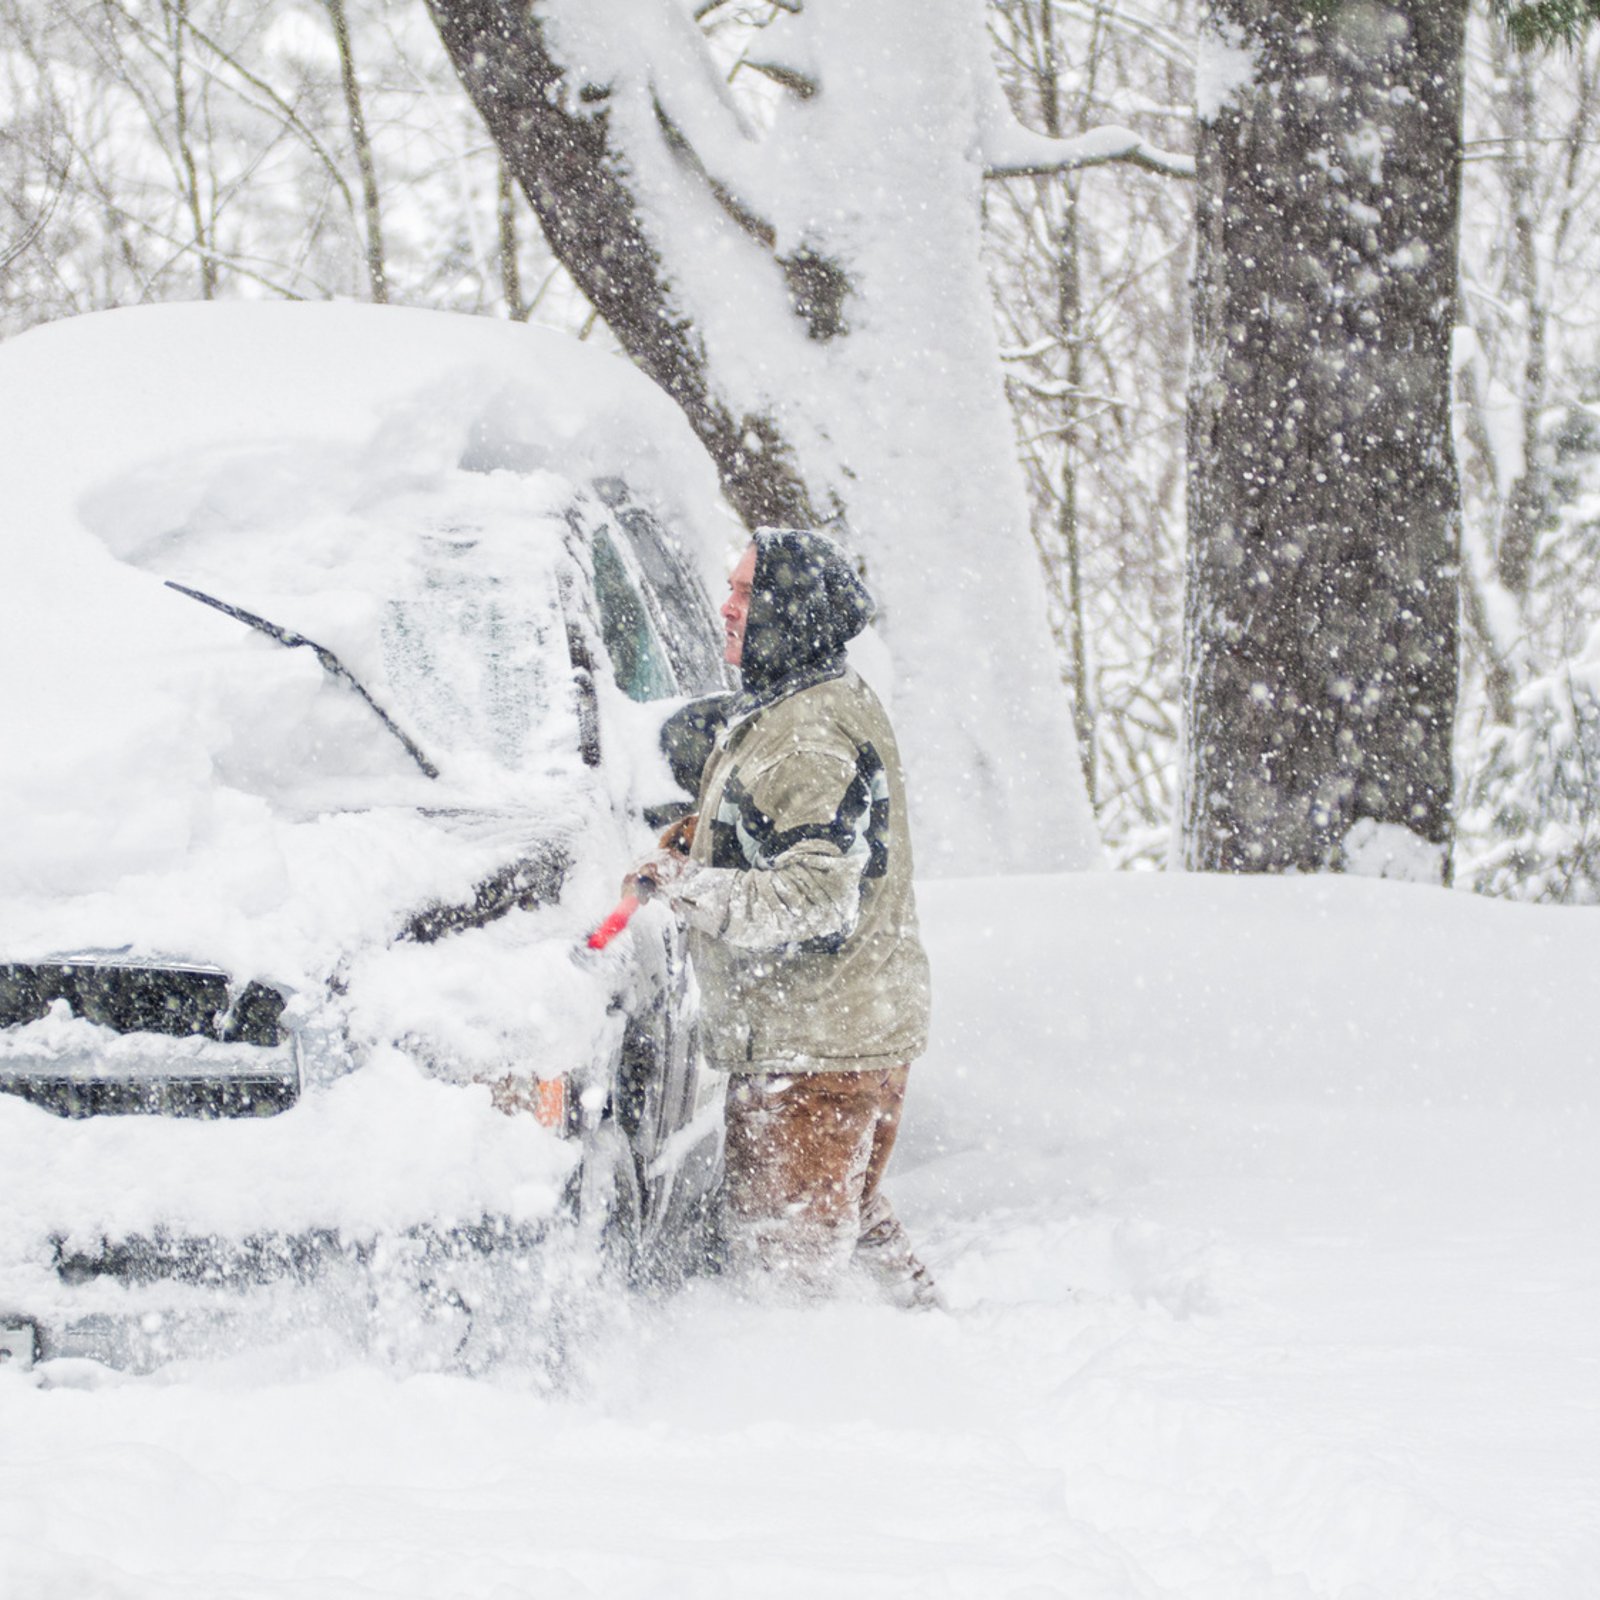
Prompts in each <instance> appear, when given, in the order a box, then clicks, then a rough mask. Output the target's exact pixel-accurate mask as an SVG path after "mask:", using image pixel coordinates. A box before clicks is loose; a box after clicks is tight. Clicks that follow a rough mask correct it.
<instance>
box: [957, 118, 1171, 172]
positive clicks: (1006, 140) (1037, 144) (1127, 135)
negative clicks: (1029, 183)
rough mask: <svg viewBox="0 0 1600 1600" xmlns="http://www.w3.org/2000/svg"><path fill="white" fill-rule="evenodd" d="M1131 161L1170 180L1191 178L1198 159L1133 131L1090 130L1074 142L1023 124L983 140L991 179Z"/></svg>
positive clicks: (997, 129)
mask: <svg viewBox="0 0 1600 1600" xmlns="http://www.w3.org/2000/svg"><path fill="white" fill-rule="evenodd" d="M1113 161H1126V162H1129V163H1131V164H1132V165H1134V166H1136V167H1143V168H1145V170H1146V171H1149V172H1159V173H1161V174H1163V175H1164V176H1166V177H1169V178H1192V177H1193V176H1194V158H1193V157H1192V156H1185V155H1179V154H1177V153H1176V152H1174V151H1170V150H1160V149H1157V148H1156V147H1155V146H1154V145H1152V144H1150V143H1149V142H1148V141H1147V140H1146V139H1144V138H1143V137H1142V136H1141V135H1139V134H1137V133H1135V132H1134V131H1133V130H1132V129H1131V128H1119V127H1103V128H1090V129H1089V130H1088V131H1087V132H1084V133H1080V134H1078V135H1076V136H1075V137H1073V138H1070V139H1051V138H1049V137H1047V136H1046V135H1044V134H1042V133H1034V132H1032V131H1031V130H1029V129H1027V128H1024V127H1022V126H1021V124H1020V123H1017V122H1015V121H1011V122H1010V125H1009V126H1005V127H995V126H993V125H991V126H990V127H989V128H988V129H987V130H986V131H985V137H984V141H983V166H984V172H983V175H984V176H985V177H986V178H1037V177H1044V176H1046V175H1048V174H1050V173H1052V172H1074V171H1077V170H1079V169H1080V168H1083V167H1101V166H1105V165H1106V164H1107V163H1109V162H1113Z"/></svg>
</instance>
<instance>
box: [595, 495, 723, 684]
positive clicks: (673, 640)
mask: <svg viewBox="0 0 1600 1600" xmlns="http://www.w3.org/2000/svg"><path fill="white" fill-rule="evenodd" d="M594 488H595V492H596V493H597V494H598V495H599V496H600V498H601V500H603V501H604V502H605V504H606V505H607V507H609V509H610V511H611V515H612V517H613V518H614V519H615V521H616V524H617V526H618V527H620V528H621V529H622V532H623V534H624V535H625V537H626V539H627V542H628V548H629V550H630V551H631V552H632V554H633V559H634V563H635V567H636V570H637V571H639V572H640V573H642V574H643V576H644V581H645V583H646V584H647V585H648V586H649V594H648V598H649V601H650V603H651V614H652V616H653V618H654V620H655V624H656V628H657V630H658V632H659V636H660V638H661V639H662V641H663V643H664V645H665V647H666V653H667V659H668V660H669V661H670V662H671V664H672V671H673V676H674V677H675V678H676V679H677V681H678V689H679V692H680V693H682V694H714V693H716V692H717V691H718V690H721V689H726V688H727V687H728V681H727V674H726V672H725V671H724V669H723V665H722V630H721V629H720V628H719V627H718V626H717V623H716V618H715V613H714V611H713V609H712V605H711V602H710V600H708V599H707V598H706V591H705V586H704V585H703V584H702V583H701V582H700V580H699V579H698V578H696V577H695V576H694V574H693V572H692V570H691V569H690V567H689V565H688V563H687V562H685V561H684V559H683V557H682V555H681V554H680V553H679V551H678V550H677V548H676V545H675V544H674V541H673V539H672V537H671V535H670V534H669V533H668V532H667V530H666V529H665V528H663V527H662V525H661V523H660V522H659V521H657V519H656V518H655V517H653V516H652V515H651V514H650V513H649V512H648V511H647V510H645V509H644V508H643V507H641V506H638V505H635V504H632V503H631V501H630V498H629V494H628V488H627V485H626V484H624V483H623V482H622V481H621V479H619V478H600V479H597V480H596V481H595V484H594Z"/></svg>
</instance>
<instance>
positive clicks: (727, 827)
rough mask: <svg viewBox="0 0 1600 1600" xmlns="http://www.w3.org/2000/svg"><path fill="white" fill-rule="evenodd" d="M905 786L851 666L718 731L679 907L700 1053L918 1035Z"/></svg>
mask: <svg viewBox="0 0 1600 1600" xmlns="http://www.w3.org/2000/svg"><path fill="white" fill-rule="evenodd" d="M911 876H912V869H911V836H910V830H909V828H908V827H907V823H906V800H905V784H904V780H903V778H902V775H901V770H900V755H899V751H898V749H897V748H896V746H895V739H894V733H893V730H892V729H891V728H890V726H889V719H888V717H887V716H886V715H885V714H884V710H883V707H882V706H881V705H880V704H879V703H878V699H877V696H876V695H874V694H873V692H872V691H871V689H869V688H868V687H867V686H866V684H865V683H863V682H862V680H861V679H860V678H859V677H858V676H857V675H856V674H855V673H854V672H852V671H849V670H848V669H846V670H845V671H844V672H842V673H841V674H838V675H835V676H831V677H827V678H825V679H823V680H822V681H821V682H813V683H811V684H810V685H809V686H806V687H802V688H799V689H796V690H794V691H793V692H791V693H789V694H787V695H785V696H783V697H782V698H781V699H778V700H776V701H774V702H773V703H771V704H768V705H762V706H759V707H758V708H757V709H755V710H754V711H751V712H749V713H748V714H746V715H745V716H743V717H742V718H740V717H737V716H736V717H735V719H734V720H733V721H732V722H731V723H730V724H729V725H728V726H727V727H726V728H725V729H724V730H723V731H722V733H721V734H720V735H719V736H718V739H717V742H716V744H715V746H714V747H713V749H712V752H711V756H710V758H709V759H708V760H707V762H706V765H705V770H704V773H703V775H702V778H701V784H700V816H699V824H698V826H697V828H696V831H695V836H694V843H693V846H692V848H691V851H690V859H689V865H688V866H687V867H686V868H685V870H684V872H683V874H682V876H681V877H680V878H679V879H678V880H677V882H676V883H674V884H673V885H672V887H671V889H670V891H669V892H670V894H671V897H672V900H673V902H674V903H675V904H676V905H677V906H678V908H679V910H680V911H681V912H682V913H683V915H684V916H685V917H686V918H687V920H688V923H689V927H690V949H691V953H692V957H693V961H694V966H695V970H696V973H697V974H698V977H699V982H700V989H701V994H702V999H703V1018H704V1027H705V1036H706V1054H707V1056H708V1057H709V1059H710V1060H711V1062H712V1063H713V1064H714V1065H715V1066H717V1067H718V1068H720V1069H721V1070H723V1071H730V1072H764V1073H779V1072H857V1071H867V1070H870V1069H873V1068H879V1067H889V1066H899V1065H901V1064H903V1063H905V1062H908V1061H911V1060H912V1059H913V1058H914V1057H916V1056H918V1055H920V1054H921V1053H922V1052H923V1050H924V1049H925V1048H926V1047H927V1042H928V1008H929V1005H928V1002H929V995H928V961H927V956H926V955H925V954H924V952H923V948H922V940H921V937H920V935H919V933H918V930H917V909H916V902H915V899H914V898H913V895H912V886H911Z"/></svg>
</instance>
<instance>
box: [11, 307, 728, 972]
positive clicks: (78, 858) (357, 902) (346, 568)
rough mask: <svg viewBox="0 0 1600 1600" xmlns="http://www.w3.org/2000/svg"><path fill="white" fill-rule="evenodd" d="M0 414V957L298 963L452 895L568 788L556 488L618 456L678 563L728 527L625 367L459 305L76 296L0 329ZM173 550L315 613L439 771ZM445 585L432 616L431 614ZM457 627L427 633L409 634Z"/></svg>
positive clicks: (569, 508)
mask: <svg viewBox="0 0 1600 1600" xmlns="http://www.w3.org/2000/svg"><path fill="white" fill-rule="evenodd" d="M0 420H3V426H4V431H5V437H6V441H7V449H6V453H5V459H4V463H3V465H0V496H3V499H4V503H5V505H6V508H7V518H6V527H5V529H4V532H3V535H0V670H3V672H4V675H5V679H6V681H7V683H8V684H9V685H11V686H12V688H11V690H10V692H8V693H7V694H6V695H5V696H4V697H0V745H3V747H4V748H5V749H6V751H7V752H8V761H7V767H6V772H5V774H4V776H3V778H0V905H3V907H4V930H5V941H6V942H5V949H4V952H3V953H4V954H5V955H7V956H9V957H11V958H13V959H30V958H37V957H40V956H43V955H46V954H50V953H58V952H63V951H70V950H76V949H82V948H86V947H104V948H110V949H116V948H119V947H123V946H126V945H130V944H131V945H132V946H133V947H134V948H135V949H136V950H137V951H139V952H141V953H148V954H170V955H177V956H189V957H193V958H195V959H201V960H206V961H214V962H218V963H221V964H223V965H225V966H228V967H229V968H231V969H234V970H236V971H242V972H247V973H251V974H259V975H262V976H269V977H274V978H276V979H278V980H280V981H282V982H285V983H287V984H289V985H291V986H293V985H295V984H297V983H301V982H305V981H309V980H310V979H311V978H313V977H315V976H318V975H320V974H322V973H323V972H325V971H326V969H327V967H328V965H329V964H330V962H331V961H332V960H333V959H335V958H336V956H337V954H338V952H339V951H340V950H341V949H345V948H348V947H349V946H351V945H352V944H357V943H360V942H363V941H366V940H372V939H379V940H381V939H385V938H388V937H392V935H393V933H394V931H395V927H396V918H397V916H398V915H399V914H400V913H402V912H404V911H409V910H411V909H415V908H416V907H417V906H418V905H420V904H422V903H425V902H427V901H428V900H431V899H440V900H450V899H452V898H459V897H460V896H461V895H462V894H463V893H464V892H468V891H470V889H471V886H472V884H473V883H474V882H475V881H477V880H478V879H479V878H481V877H482V876H483V875H484V874H485V873H487V872H489V871H492V870H493V869H494V868H495V867H497V866H499V865H501V864H503V862H504V861H505V860H506V859H507V848H508V842H509V844H510V845H511V846H512V847H515V846H517V845H518V844H519V843H520V844H522V845H526V844H527V843H528V842H530V841H531V839H533V838H535V837H538V836H540V835H541V834H542V835H546V836H548V835H549V834H550V833H552V832H555V833H558V834H559V833H560V832H561V831H563V829H564V828H565V829H566V830H569V831H570V829H571V828H572V827H573V826H576V825H577V823H578V822H579V821H581V820H583V819H584V818H586V817H587V816H588V815H589V814H590V813H591V812H592V811H593V810H594V809H595V808H596V797H594V796H592V795H587V794H586V792H585V783H586V782H588V781H589V780H588V779H586V776H585V773H584V771H583V769H582V767H581V763H580V761H579V758H578V753H577V750H576V741H575V736H574V733H573V730H572V726H571V720H572V712H571V707H570V705H569V704H568V702H569V701H570V689H569V688H568V685H569V680H570V667H569V665H568V663H567V660H566V648H567V646H566V638H565V631H564V628H563V627H562V626H560V624H559V615H558V610H557V607H556V601H555V596H554V590H555V589H556V587H557V583H558V572H557V569H558V568H559V566H560V563H561V562H562V561H563V560H565V559H567V556H566V554H565V552H564V549H563V540H564V539H565V537H566V535H567V533H568V531H569V530H568V524H567V519H568V517H570V516H571V515H573V514H574V513H573V507H574V504H575V502H581V501H582V498H583V497H584V496H585V495H589V493H590V491H589V488H588V486H589V485H590V484H591V483H593V482H594V481H595V480H597V479H604V478H609V477H614V478H620V479H623V480H625V481H626V482H627V484H628V485H629V487H630V489H631V491H632V493H633V495H634V497H635V499H636V500H638V501H640V503H642V504H645V505H648V506H650V507H651V508H652V509H653V510H654V511H656V512H657V514H658V515H660V516H661V517H662V518H663V519H665V520H666V522H667V524H668V525H669V526H671V527H672V528H673V529H674V530H675V531H676V532H677V533H679V534H680V535H681V536H683V537H685V538H686V539H688V540H690V541H691V542H692V546H693V547H692V549H691V551H690V555H691V560H692V562H693V563H694V564H696V565H697V566H698V567H699V568H700V569H701V571H702V572H706V573H709V572H713V571H715V570H716V569H717V568H718V567H719V566H720V564H721V561H722V556H723V546H724V543H725V540H726V535H725V533H724V529H725V528H726V527H727V526H728V524H727V522H726V513H725V512H724V511H723V510H722V509H721V505H720V501H719V499H718V497H717V492H716V486H715V480H714V474H713V472H712V469H711V468H710V466H709V464H708V462H707V461H706V459H705V457H704V454H703V452H702V451H701V450H700V448H699V446H698V444H697V443H696V441H695V440H694V438H693V436H692V434H691V433H690V432H689V430H688V428H687V426H686V424H685V423H684V422H683V420H682V418H681V417H680V416H679V414H678V412H677V411H676V409H675V408H674V407H673V406H672V405H671V403H670V402H669V401H667V400H666V399H665V398H664V397H662V396H661V395H660V394H659V393H658V392H657V391H656V390H655V389H654V388H653V387H652V386H651V385H650V384H649V383H648V382H647V381H646V380H644V379H643V378H642V377H640V376H639V374H638V373H637V372H635V371H634V370H633V369H632V368H631V367H629V366H628V365H627V364H625V363H624V362H622V361H621V360H619V359H615V358H612V357H609V356H607V355H604V354H602V353H600V352H598V351H595V350H592V349H589V348H587V347H584V346H582V345H579V344H577V343H576V342H575V341H573V340H571V339H568V338H565V337H563V336H560V335H556V334H552V333H548V332H544V331H541V330H537V329H530V328H526V327H522V326H519V325H510V324H504V323H495V322H490V321H488V320H486V319H480V318H469V317H459V316H449V315H443V314H437V313H428V312H414V311H403V310H397V309H394V308H388V307H370V306H354V305H278V304H271V305H205V306H156V307H145V308H139V309H136V310H130V311H118V312H112V313H107V314H103V315H97V316H92V317H85V318H81V319H77V320H75V321H71V322H67V323H59V324H54V325H51V326H48V327H44V328H41V329H37V330H35V331H33V332H30V333H28V334H25V335H23V336H22V337H20V338H17V339H15V340H12V341H10V342H8V343H7V344H6V345H5V346H4V347H3V348H0ZM589 503H590V505H591V507H592V508H593V509H594V510H595V512H596V514H597V515H599V514H603V513H602V512H601V511H600V508H599V505H598V502H597V501H595V500H594V499H593V497H592V496H591V497H590V501H589ZM464 560H465V561H467V562H468V563H469V564H471V563H475V567H474V571H475V573H476V574H477V577H476V578H475V580H474V581H475V582H476V585H477V586H476V587H475V588H474V587H472V586H470V585H467V584H465V583H463V582H462V581H460V580H459V576H458V574H459V570H460V569H461V566H462V563H463V561H464ZM169 578H170V579H175V580H178V581H181V582H184V583H186V584H188V585H190V586H191V587H194V588H197V589H200V590H202V591H204V592H206V593H210V594H213V595H215V596H217V597H219V598H221V599H222V600H225V601H228V602H230V603H233V604H235V605H238V606H242V607H243V608H244V609H246V610H248V611H251V612H253V613H256V614H258V615H261V616H264V617H266V618H267V619H268V620H269V621H272V622H274V623H277V624H279V625H281V626H284V627H287V628H289V629H291V630H294V631H296V632H299V633H302V634H304V635H306V636H307V637H309V638H310V639H312V640H314V641H316V642H317V643H318V644H321V645H325V646H327V647H329V648H331V649H332V650H333V651H334V652H335V654H336V655H337V656H338V657H339V659H340V660H341V661H343V662H344V664H345V665H346V666H347V667H349V668H350V669H351V670H352V671H353V672H354V673H355V674H356V676H357V677H358V678H360V679H361V681H362V683H363V684H364V685H365V686H367V687H368V688H369V690H370V691H371V693H372V694H373V696H374V698H375V699H377V700H378V702H379V703H380V704H383V705H385V707H386V709H388V710H389V711H390V712H391V714H392V715H394V717H395V720H396V721H397V722H398V723H400V724H401V725H402V726H404V724H405V723H406V722H409V723H410V724H411V726H409V727H407V728H406V732H407V733H408V735H410V736H411V737H412V738H413V739H414V740H415V741H416V742H417V743H418V744H419V745H420V746H421V747H422V748H423V749H424V750H426V751H428V752H429V753H430V754H431V755H432V756H433V757H435V758H436V760H437V764H438V765H439V766H440V768H441V769H442V777H441V779H440V780H439V781H438V782H432V781H430V780H429V779H427V778H426V777H424V776H423V774H422V772H421V771H420V770H419V769H418V766H417V764H416V763H415V762H414V761H413V760H412V759H411V757H410V756H409V755H408V754H407V753H406V751H405V749H404V748H403V746H402V744H401V743H400V741H399V740H397V739H396V738H395V737H393V736H392V735H391V733H390V732H389V731H388V730H387V729H385V728H384V726H383V725H382V723H381V722H380V721H379V719H378V718H377V717H376V716H375V715H374V713H373V712H372V710H371V709H370V707H368V706H367V705H365V704H363V703H362V701H361V699H360V698H359V696H358V695H357V694H356V693H354V692H353V691H352V690H351V689H350V688H349V687H348V686H347V685H345V684H342V683H339V682H336V681H335V680H334V679H332V678H330V677H329V676H328V675H327V673H325V672H324V671H323V670H322V669H321V668H320V667H319V665H318V664H317V662H316V660H314V659H313V657H312V654H311V652H310V651H308V650H305V649H299V650H285V649H283V648H281V647H280V646H278V645H275V644H273V643H270V642H269V641H268V640H266V639H264V638H263V637H261V635H260V634H258V633H256V632H254V631H252V630H251V629H250V628H249V627H247V626H246V625H244V624H243V623H241V622H240V621H237V620H235V619H234V618H232V617H228V616H224V615H221V614H219V613H218V612H216V611H214V610H212V609H210V608H209V607H206V606H204V605H201V604H198V603H197V602H196V601H194V600H193V599H190V598H188V597H186V596H183V595H180V594H176V593H174V592H173V591H171V590H170V589H166V588H164V587H163V586H162V580H163V579H169ZM490 590H493V592H492V593H490V594H489V597H488V600H485V593H486V592H487V591H490ZM451 608H453V610H452V609H451ZM446 610H449V611H450V617H451V623H452V628H451V630H445V629H435V630H434V632H433V633H432V634H430V633H429V632H428V626H427V624H428V622H429V619H430V618H431V617H437V616H439V615H440V614H441V613H442V612H443V611H446ZM452 630H453V631H454V632H455V633H456V634H458V635H460V636H461V637H462V638H463V641H464V642H463V645H462V647H461V648H460V649H459V650H458V651H457V653H456V658H455V659H446V658H445V657H444V656H443V655H441V653H440V651H439V650H438V649H437V648H435V647H434V645H435V643H436V641H437V639H438V638H439V637H441V636H442V635H443V634H444V633H447V632H450V631H452ZM496 674H497V675H498V676H495V675H496ZM507 683H510V684H511V685H512V688H513V689H514V690H515V692H514V693H512V692H506V691H505V689H504V685H505V684H507ZM507 706H509V707H510V708H511V709H510V710H509V711H507V710H506V709H505V708H506V707H507ZM530 708H532V710H530ZM541 708H542V711H541ZM541 715H542V717H543V720H542V721H541ZM624 765H625V764H624ZM651 798H657V797H655V796H652V797H651ZM486 804H488V805H498V806H500V807H501V808H503V809H505V810H506V811H507V813H508V817H509V820H508V822H507V826H506V828H505V829H504V830H503V833H502V836H501V837H497V838H496V837H485V836H483V835H482V834H481V833H480V834H479V835H477V836H475V837H472V838H467V837H465V836H462V835H459V834H456V835H452V834H451V833H450V832H449V830H448V829H446V828H430V827H429V826H428V825H427V824H426V823H424V822H423V821H422V820H421V819H420V818H419V817H418V815H417V813H416V809H415V808H416V807H418V806H419V805H430V806H433V807H436V808H441V809H446V810H448V809H450V808H452V807H457V808H459V807H462V806H477V807H482V806H484V805H486ZM513 812H515V813H520V819H519V818H518V817H517V816H512V815H509V814H510V813H513ZM541 816H542V817H543V820H541ZM519 835H520V838H519ZM507 836H509V840H508V837H507ZM511 853H512V854H513V855H514V854H515V848H512V851H511Z"/></svg>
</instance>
